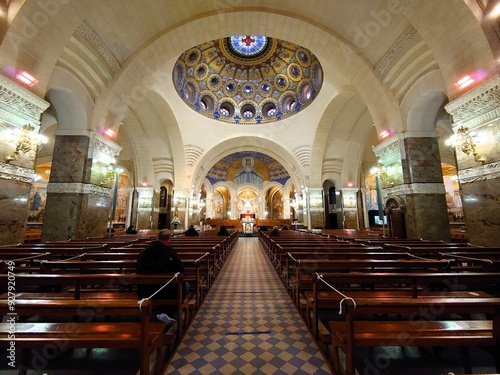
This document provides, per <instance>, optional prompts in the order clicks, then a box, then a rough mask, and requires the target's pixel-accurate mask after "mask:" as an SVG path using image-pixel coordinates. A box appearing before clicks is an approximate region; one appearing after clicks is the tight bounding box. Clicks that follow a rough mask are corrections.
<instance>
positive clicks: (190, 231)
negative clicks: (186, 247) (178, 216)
mask: <svg viewBox="0 0 500 375" xmlns="http://www.w3.org/2000/svg"><path fill="white" fill-rule="evenodd" d="M184 235H185V236H192V237H196V236H199V235H200V234H199V233H198V231H197V230H196V228H195V227H194V225H190V226H189V228H188V230H187V231H185V232H184Z"/></svg>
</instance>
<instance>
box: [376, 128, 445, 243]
mask: <svg viewBox="0 0 500 375" xmlns="http://www.w3.org/2000/svg"><path fill="white" fill-rule="evenodd" d="M374 151H375V154H376V155H377V157H378V159H379V160H380V163H381V166H379V174H380V182H381V187H382V189H383V196H384V202H385V207H386V211H389V213H390V214H391V215H392V213H394V215H392V216H391V217H392V218H393V220H398V222H393V226H392V227H391V231H393V232H394V231H395V232H397V234H398V236H400V235H401V233H402V232H403V233H404V232H405V234H406V237H407V238H424V239H428V240H443V241H447V242H449V240H450V227H449V222H448V215H447V206H446V198H445V194H446V191H445V188H444V183H443V174H442V170H441V158H440V155H439V145H438V140H437V137H436V134H435V133H434V132H419V133H404V134H398V135H395V136H394V137H392V138H391V139H388V140H387V141H385V142H382V143H381V144H379V145H377V146H376V147H374ZM391 198H392V199H391ZM393 211H394V212H393ZM392 234H393V235H395V234H394V233H392ZM403 235H404V234H403Z"/></svg>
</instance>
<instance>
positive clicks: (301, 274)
mask: <svg viewBox="0 0 500 375" xmlns="http://www.w3.org/2000/svg"><path fill="white" fill-rule="evenodd" d="M288 257H289V258H290V261H289V262H288V264H287V270H286V273H287V274H288V275H290V277H289V280H287V281H288V285H287V287H288V290H289V291H290V294H291V296H292V299H293V300H294V302H295V304H296V306H297V308H299V309H301V310H302V309H303V308H304V307H305V302H304V303H302V304H301V296H302V293H303V292H305V291H307V290H312V286H313V285H312V274H313V273H315V272H345V273H351V272H356V271H358V272H360V271H362V272H365V273H373V272H417V271H420V272H422V271H426V272H442V271H444V270H446V269H448V268H449V266H450V262H449V261H447V260H421V259H404V260H401V259H389V260H377V259H364V260H362V259H338V260H317V259H294V258H293V256H292V255H288ZM301 306H302V308H301Z"/></svg>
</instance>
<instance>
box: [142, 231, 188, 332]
mask: <svg viewBox="0 0 500 375" xmlns="http://www.w3.org/2000/svg"><path fill="white" fill-rule="evenodd" d="M171 235H172V232H170V230H168V229H163V230H161V231H159V232H158V235H157V239H156V240H155V241H153V242H151V243H150V244H149V245H148V246H146V248H145V249H144V250H142V251H141V252H140V253H139V256H138V258H137V271H136V272H137V273H138V274H172V273H177V272H180V273H184V264H183V263H182V261H181V260H180V259H179V257H178V256H177V252H176V251H175V250H174V249H173V247H172V246H171V243H170V238H171ZM167 281H168V280H165V282H167ZM162 286H163V285H139V286H138V288H137V295H138V297H139V299H143V298H148V297H150V296H152V295H153V294H155V293H156V291H158V290H159V289H160V288H161V287H162ZM189 286H190V285H189V283H188V282H184V285H183V286H182V298H183V299H184V298H185V297H186V295H187V293H188V292H189ZM172 298H177V286H176V285H167V286H166V287H165V288H163V289H162V290H161V291H160V292H159V293H157V294H155V295H154V297H153V299H172ZM156 317H157V318H158V320H161V321H163V322H165V323H167V324H173V323H174V322H175V319H173V318H171V317H170V316H169V315H168V314H167V313H166V312H162V313H159V314H157V315H156Z"/></svg>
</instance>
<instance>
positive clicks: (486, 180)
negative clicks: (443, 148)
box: [445, 76, 500, 246]
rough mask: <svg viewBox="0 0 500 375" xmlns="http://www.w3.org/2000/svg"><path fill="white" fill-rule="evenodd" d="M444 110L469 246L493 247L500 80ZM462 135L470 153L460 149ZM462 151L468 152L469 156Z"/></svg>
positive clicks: (499, 191)
mask: <svg viewBox="0 0 500 375" xmlns="http://www.w3.org/2000/svg"><path fill="white" fill-rule="evenodd" d="M445 109H446V111H448V113H449V114H451V116H452V118H453V125H452V126H453V130H454V132H455V134H456V135H457V136H458V138H457V145H456V155H457V167H458V179H459V182H460V195H461V197H462V202H463V210H464V222H465V226H466V228H467V233H468V235H469V239H470V242H471V243H474V244H478V245H485V246H497V245H498V244H497V242H498V241H497V239H498V233H499V231H500V77H498V76H495V77H493V78H492V79H490V80H489V81H487V82H485V83H484V84H482V85H481V86H479V87H477V88H475V89H473V90H471V91H469V92H467V93H466V94H464V95H462V96H461V97H459V98H458V99H456V100H454V101H453V102H450V103H448V104H447V105H446V106H445ZM459 129H460V131H459ZM464 130H466V132H467V133H466V134H464V133H463V131H464ZM461 132H462V133H461ZM466 135H469V136H470V137H471V138H469V140H472V144H473V149H472V148H471V147H470V146H469V147H463V146H464V143H463V140H464V136H466ZM465 151H469V155H467V154H466V152H465ZM474 153H475V154H476V155H474Z"/></svg>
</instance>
